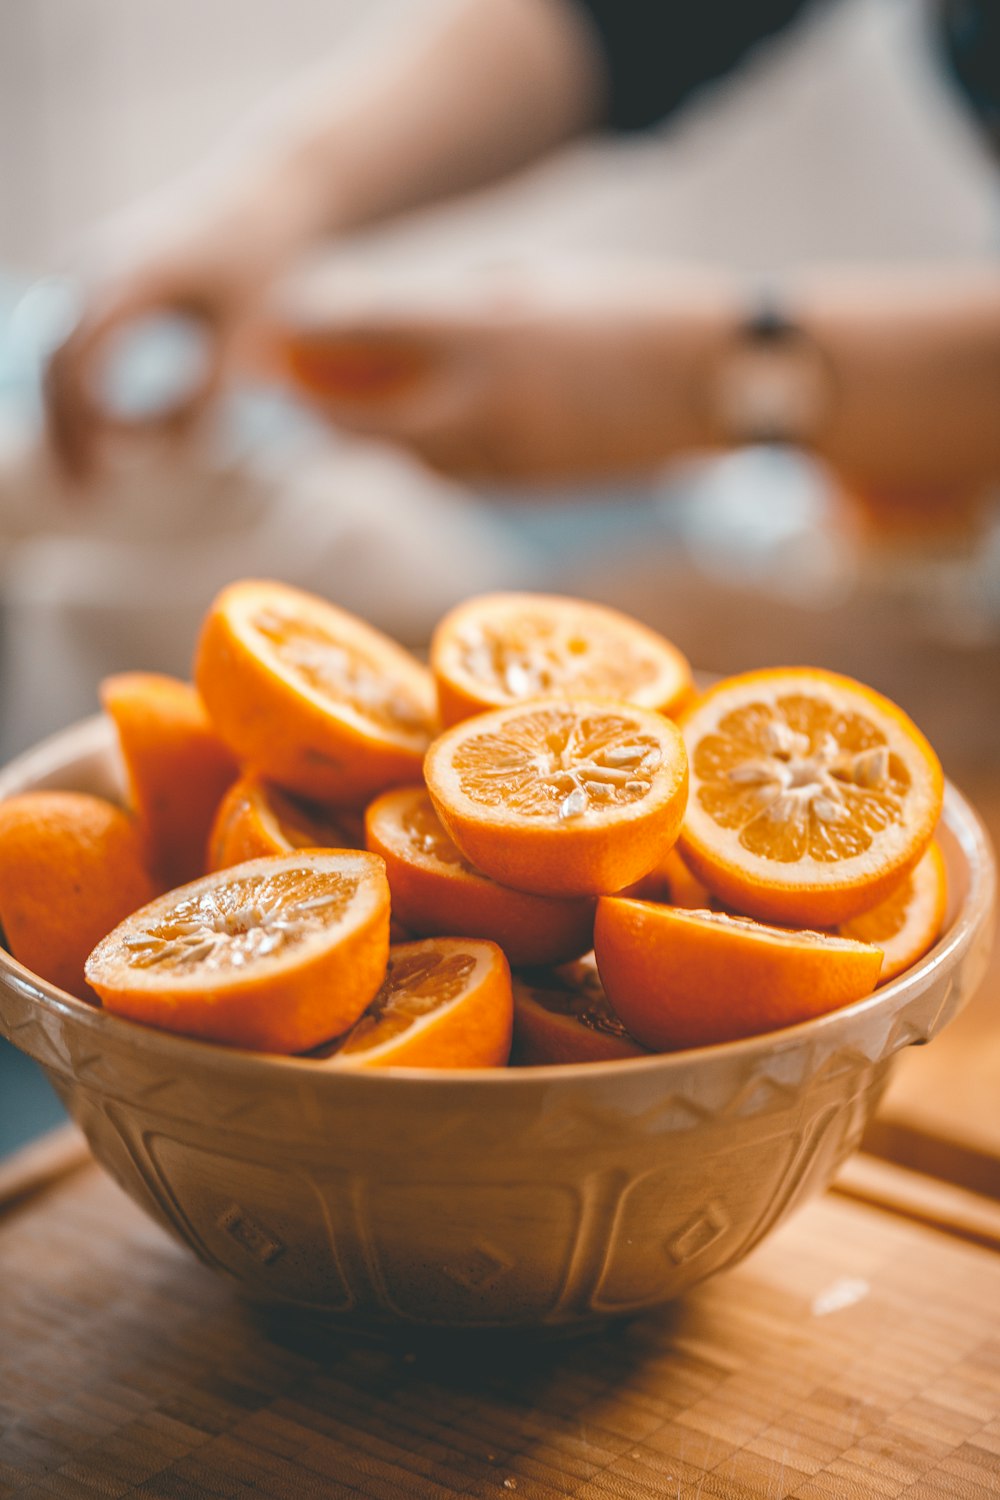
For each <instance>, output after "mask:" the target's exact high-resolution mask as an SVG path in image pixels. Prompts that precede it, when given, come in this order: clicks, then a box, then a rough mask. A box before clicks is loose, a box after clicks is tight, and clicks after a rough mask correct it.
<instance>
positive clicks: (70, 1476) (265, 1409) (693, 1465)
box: [0, 1168, 1000, 1500]
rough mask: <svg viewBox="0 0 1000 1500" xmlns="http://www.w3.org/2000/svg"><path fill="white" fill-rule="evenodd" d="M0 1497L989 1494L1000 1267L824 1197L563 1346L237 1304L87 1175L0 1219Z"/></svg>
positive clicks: (92, 1173)
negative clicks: (622, 1319)
mask: <svg viewBox="0 0 1000 1500" xmlns="http://www.w3.org/2000/svg"><path fill="white" fill-rule="evenodd" d="M0 1275H2V1278H3V1285H4V1288H5V1295H4V1298H3V1299H2V1301H0V1424H2V1425H0V1433H2V1437H0V1495H2V1496H3V1497H4V1500H13V1497H15V1496H16V1497H18V1500H26V1497H28V1496H31V1497H34V1496H38V1497H42V1496H45V1497H49V1496H53V1497H62V1500H84V1497H86V1500H94V1496H95V1495H105V1496H125V1495H137V1496H140V1495H141V1496H143V1497H146V1500H203V1497H209V1496H215V1497H219V1496H232V1497H237V1496H244V1495H247V1494H250V1493H262V1494H265V1495H267V1496H273V1497H275V1500H283V1497H286V1496H287V1497H289V1500H291V1497H295V1500H300V1497H305V1500H309V1497H312V1496H317V1497H319V1496H332V1497H339V1496H345V1497H346V1496H354V1495H364V1496H366V1497H371V1500H409V1497H419V1500H451V1497H456V1496H459V1495H464V1496H494V1495H495V1496H498V1497H504V1500H508V1497H510V1496H514V1497H515V1500H525V1497H530V1500H556V1497H563V1496H569V1495H573V1496H575V1497H579V1500H626V1497H628V1500H653V1497H658V1500H660V1497H667V1500H695V1497H697V1496H701V1497H706V1496H715V1497H722V1500H751V1497H755V1500H756V1497H760V1500H763V1497H776V1500H777V1497H789V1500H791V1497H794V1500H820V1497H824V1500H829V1497H840V1496H849V1497H851V1500H876V1497H878V1500H886V1497H893V1496H906V1500H938V1497H941V1500H945V1497H948V1500H953V1497H959V1500H980V1497H982V1500H986V1497H988V1496H990V1495H995V1494H997V1493H998V1492H1000V1256H998V1255H995V1254H991V1253H989V1252H988V1251H986V1250H983V1249H980V1248H977V1247H975V1246H971V1245H968V1244H964V1243H962V1242H960V1241H958V1240H955V1239H953V1238H951V1237H949V1236H946V1235H942V1234H939V1233H937V1232H935V1231H933V1230H930V1229H925V1228H921V1227H919V1226H916V1225H914V1224H913V1223H910V1222H907V1221H905V1220H903V1219H901V1218H899V1217H896V1216H893V1215H891V1214H887V1213H884V1212H880V1211H879V1212H876V1211H873V1210H871V1209H869V1208H867V1207H864V1206H862V1205H860V1204H857V1203H852V1202H849V1201H847V1200H845V1199H842V1198H834V1197H827V1198H825V1199H823V1200H820V1201H819V1202H818V1203H816V1204H815V1205H813V1206H812V1207H811V1208H809V1209H807V1210H806V1211H805V1212H803V1213H802V1214H800V1215H799V1216H798V1217H797V1218H795V1219H794V1220H793V1221H792V1222H791V1223H790V1224H789V1225H787V1226H786V1227H785V1228H784V1229H782V1230H781V1231H780V1232H779V1233H778V1234H776V1235H775V1236H774V1237H773V1238H772V1239H771V1240H770V1241H768V1242H767V1243H765V1245H763V1246H762V1247H761V1248H760V1249H759V1250H757V1251H756V1252H755V1253H754V1254H753V1255H752V1256H751V1257H750V1258H749V1259H748V1260H747V1261H746V1262H744V1263H743V1265H742V1266H740V1267H739V1268H737V1269H736V1270H734V1271H732V1272H730V1273H729V1274H723V1275H721V1276H719V1277H717V1278H716V1279H715V1280H713V1281H712V1282H709V1283H708V1284H706V1285H705V1286H704V1287H703V1288H702V1289H700V1290H698V1291H696V1292H695V1293H693V1294H692V1295H690V1296H689V1297H688V1298H687V1299H685V1300H684V1301H683V1302H682V1303H679V1304H677V1305H675V1306H673V1307H671V1308H668V1309H666V1310H665V1311H663V1312H661V1313H659V1314H657V1315H656V1316H652V1317H647V1318H643V1319H639V1320H636V1321H635V1322H633V1323H630V1324H625V1325H621V1326H616V1327H612V1328H609V1329H608V1330H607V1331H606V1332H604V1333H602V1334H600V1335H597V1336H592V1337H590V1338H588V1339H585V1340H579V1341H574V1342H571V1343H555V1344H540V1343H535V1342H532V1341H531V1340H529V1339H523V1338H522V1339H492V1340H489V1339H483V1338H471V1339H467V1340H466V1341H464V1342H461V1343H455V1342H453V1341H450V1340H447V1339H446V1338H444V1337H443V1336H442V1337H440V1338H433V1337H431V1338H426V1339H424V1340H422V1341H421V1342H419V1343H417V1342H414V1341H410V1340H408V1339H406V1338H405V1337H404V1338H402V1339H401V1340H400V1341H398V1342H397V1343H395V1344H386V1345H381V1346H376V1345H370V1346H363V1345H360V1344H357V1343H352V1342H349V1341H347V1340H346V1339H345V1338H344V1337H343V1336H341V1335H338V1334H336V1333H331V1332H328V1331H324V1330H323V1329H322V1328H321V1327H320V1326H319V1325H317V1324H316V1323H315V1322H311V1321H310V1320H309V1319H308V1318H305V1319H301V1318H299V1319H291V1318H288V1317H283V1316H280V1315H275V1314H267V1313H262V1312H254V1311H252V1310H250V1309H249V1308H248V1307H246V1306H245V1305H243V1304H242V1303H241V1302H240V1301H238V1300H237V1298H236V1296H235V1294H234V1292H233V1291H232V1290H231V1288H230V1287H229V1286H228V1285H227V1283H225V1282H224V1281H222V1280H221V1279H219V1278H217V1277H215V1276H213V1275H212V1274H211V1273H209V1272H208V1271H206V1270H204V1269H202V1268H201V1267H199V1266H198V1265H197V1264H196V1262H194V1261H193V1260H192V1259H191V1257H190V1255H189V1254H188V1253H187V1252H186V1251H184V1250H182V1249H180V1248H179V1247H177V1246H175V1245H174V1244H173V1243H172V1242H171V1241H170V1240H169V1239H168V1238H167V1237H166V1236H165V1235H164V1234H163V1233H161V1231H159V1230H158V1229H157V1228H156V1227H155V1226H154V1225H153V1224H151V1223H150V1222H149V1221H147V1220H146V1219H145V1218H144V1217H143V1216H142V1215H141V1214H140V1213H139V1211H138V1210H137V1209H136V1208H134V1207H133V1206H132V1205H131V1203H129V1202H128V1200H126V1199H125V1198H124V1197H123V1195H122V1194H121V1193H120V1192H119V1191H118V1189H117V1188H116V1187H115V1186H114V1185H113V1184H112V1183H111V1182H110V1180H109V1179H107V1178H106V1177H104V1176H103V1175H102V1174H100V1173H99V1172H98V1171H97V1170H96V1169H94V1168H85V1169H83V1170H82V1171H80V1172H78V1173H76V1174H74V1175H73V1176H71V1177H69V1178H66V1179H64V1180H63V1181H62V1182H61V1183H60V1184H58V1185H57V1186H56V1187H55V1188H54V1189H53V1190H52V1191H51V1192H50V1193H48V1194H47V1195H43V1196H41V1197H38V1198H35V1199H34V1200H32V1201H31V1202H29V1203H26V1204H25V1205H24V1206H22V1208H21V1210H20V1211H19V1212H17V1213H14V1214H11V1215H9V1216H8V1217H7V1218H6V1219H4V1220H0Z"/></svg>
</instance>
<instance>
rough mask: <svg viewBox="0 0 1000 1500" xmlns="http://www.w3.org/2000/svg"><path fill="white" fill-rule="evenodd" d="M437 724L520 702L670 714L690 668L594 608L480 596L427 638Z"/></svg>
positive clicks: (640, 628)
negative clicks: (568, 700) (588, 701)
mask: <svg viewBox="0 0 1000 1500" xmlns="http://www.w3.org/2000/svg"><path fill="white" fill-rule="evenodd" d="M430 663H431V670H432V671H433V673H434V676H435V679H436V681H437V690H438V704H439V707H440V713H441V720H442V723H444V724H446V725H449V724H457V723H458V722H459V721H460V720H461V719H466V718H468V717H469V716H470V715H471V714H478V713H483V712H485V711H486V710H488V709H493V708H504V707H506V706H507V705H509V704H513V703H518V702H521V701H523V700H524V699H526V698H542V697H548V696H550V695H552V696H554V695H559V694H569V695H570V696H575V697H583V698H592V697H599V698H613V699H615V700H617V701H621V702H624V703H635V704H638V705H639V707H641V708H654V709H658V710H659V711H660V712H661V713H672V712H673V711H674V710H675V709H676V708H678V707H679V706H680V704H681V703H682V702H683V701H684V700H685V699H686V698H687V697H688V695H689V694H690V692H691V668H690V666H689V664H688V661H687V659H686V657H684V656H683V655H682V653H681V652H680V651H678V649H677V647H676V646H675V645H673V644H672V642H670V641H668V640H666V639H665V638H664V637H663V636H661V635H657V633H656V632H655V631H653V630H650V629H648V628H647V626H645V625H641V624H640V623H639V621H638V620H633V619H630V618H629V616H628V615H624V614H621V613H620V612H619V611H618V610H616V609H610V608H608V607H607V606H606V605H603V604H591V603H587V602H586V601H584V600H583V599H567V598H562V597H559V596H556V595H551V594H482V595H478V596H477V597H476V598H473V599H467V600H466V601H465V602H464V603H463V604H460V605H458V606H457V607H456V608H455V609H453V610H451V611H450V613H448V614H446V615H445V616H444V618H443V619H442V620H441V621H440V622H439V624H438V626H437V628H436V629H435V631H434V634H433V637H432V639H431V649H430Z"/></svg>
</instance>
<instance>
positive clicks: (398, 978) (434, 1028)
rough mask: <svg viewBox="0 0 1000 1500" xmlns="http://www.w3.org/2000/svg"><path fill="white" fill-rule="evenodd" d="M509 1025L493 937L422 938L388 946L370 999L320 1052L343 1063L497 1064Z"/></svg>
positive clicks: (505, 972)
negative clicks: (386, 958)
mask: <svg viewBox="0 0 1000 1500" xmlns="http://www.w3.org/2000/svg"><path fill="white" fill-rule="evenodd" d="M512 1025H513V998H512V995H511V985H510V970H509V968H508V967H507V960H506V959H505V958H504V956H503V954H502V952H501V951H500V949H499V948H498V947H497V945H496V943H488V942H478V941H476V940H475V939H470V938H428V939H426V940H425V941H424V942H420V943H400V944H398V945H397V946H396V947H394V948H392V949H391V950H390V953H389V967H388V970H387V972H386V976H385V982H384V984H383V985H382V988H381V989H380V990H379V992H378V994H377V995H376V997H375V999H374V1000H373V1001H372V1002H371V1004H370V1005H369V1007H368V1009H367V1010H366V1011H365V1013H364V1015H363V1016H362V1017H361V1019H360V1021H358V1022H357V1023H356V1025H355V1026H353V1027H352V1029H351V1030H350V1031H349V1032H348V1033H347V1035H346V1037H342V1038H340V1039H339V1040H338V1041H337V1042H336V1043H335V1044H334V1045H333V1046H332V1047H330V1048H323V1049H322V1052H321V1054H320V1055H321V1056H323V1057H325V1058H326V1059H327V1060H328V1061H329V1062H330V1064H331V1065H332V1066H334V1067H342V1068H344V1067H354V1068H391V1067H397V1068H499V1067H503V1065H504V1064H505V1063H506V1061H507V1058H508V1056H509V1054H510V1041H511V1030H512Z"/></svg>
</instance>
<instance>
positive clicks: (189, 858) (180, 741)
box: [100, 672, 239, 889]
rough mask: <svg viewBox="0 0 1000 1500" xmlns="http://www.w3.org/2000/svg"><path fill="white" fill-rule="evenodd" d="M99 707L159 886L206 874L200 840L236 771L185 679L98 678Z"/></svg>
mask: <svg viewBox="0 0 1000 1500" xmlns="http://www.w3.org/2000/svg"><path fill="white" fill-rule="evenodd" d="M100 694H101V702H102V704H103V705H104V709H105V711H106V712H107V713H108V714H109V715H110V717H111V719H112V720H113V722H114V726H115V729H116V731H117V733H118V743H119V746H120V748H121V754H122V760H123V761H124V763H125V771H126V775H127V778H128V786H129V797H130V801H131V803H132V806H133V807H134V809H135V814H136V818H137V820H138V823H139V829H140V832H141V833H142V835H143V837H144V839H145V840H146V846H147V851H148V861H149V864H150V867H151V869H152V870H153V871H154V873H155V874H156V875H157V876H158V878H159V880H160V882H161V885H162V887H163V888H164V889H169V888H170V887H171V886H175V885H183V884H184V882H185V881H187V880H194V879H195V877H196V876H198V875H201V874H203V873H204V870H205V840H206V838H207V836H208V830H209V828H210V827H211V823H212V819H213V817H214V816H215V810H216V808H217V807H218V805H219V801H220V799H221V798H222V796H223V795H224V793H225V792H226V790H227V788H228V787H229V786H230V785H231V784H232V782H233V781H234V780H235V779H236V776H237V775H238V772H239V767H238V766H237V764H236V761H235V760H234V759H233V756H232V754H231V752H230V751H229V749H228V748H227V747H226V746H225V745H224V744H223V743H222V741H221V740H220V739H219V736H218V735H217V734H216V733H215V731H214V729H213V728H212V725H211V723H210V721H209V717H208V714H207V713H206V712H205V706H204V704H203V703H202V701H201V699H200V697H199V696H198V693H197V692H196V691H195V689H194V688H193V687H192V686H191V684H190V683H189V682H181V681H180V680H179V679H178V678H176V677H165V676H161V675H160V674H159V673H156V672H120V673H118V674H117V675H116V676H114V677H105V679H104V681H103V682H102V683H101V687H100Z"/></svg>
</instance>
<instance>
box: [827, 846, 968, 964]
mask: <svg viewBox="0 0 1000 1500" xmlns="http://www.w3.org/2000/svg"><path fill="white" fill-rule="evenodd" d="M947 905H948V873H947V870H946V867H945V862H944V855H943V854H942V852H941V846H940V845H939V844H938V842H937V840H934V841H933V842H932V844H931V846H930V848H929V849H928V850H927V853H926V854H925V855H924V857H923V859H921V860H920V862H919V863H918V864H917V865H916V866H915V867H914V869H913V870H911V872H910V874H909V875H906V876H904V878H903V880H902V882H901V883H900V884H899V885H898V886H897V887H896V889H895V890H894V891H893V892H892V893H891V895H889V896H887V897H886V899H885V900H884V901H881V902H880V903H879V905H878V906H876V907H874V908H873V909H872V910H871V911H867V912H864V913H863V914H862V915H861V916H860V917H855V918H854V919H853V920H852V921H850V922H845V923H844V924H843V925H842V926H841V927H839V928H838V929H837V931H838V932H839V934H840V936H841V937H850V938H856V939H857V940H858V941H859V942H862V943H874V944H875V945H876V947H878V948H881V949H882V952H883V954H884V958H883V961H882V970H881V973H880V974H879V984H886V983H887V982H888V981H889V980H890V979H895V978H896V976H897V975H899V974H902V973H903V971H904V970H905V969H909V968H910V967H911V966H912V965H913V964H915V963H918V962H919V961H920V959H922V958H923V956H924V954H925V953H926V952H927V951H928V950H929V949H930V948H932V947H933V946H934V944H935V942H936V941H937V938H938V936H939V934H940V932H941V928H942V927H943V925H944V917H945V910H946V908H947Z"/></svg>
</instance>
